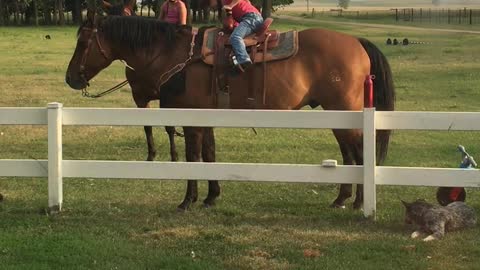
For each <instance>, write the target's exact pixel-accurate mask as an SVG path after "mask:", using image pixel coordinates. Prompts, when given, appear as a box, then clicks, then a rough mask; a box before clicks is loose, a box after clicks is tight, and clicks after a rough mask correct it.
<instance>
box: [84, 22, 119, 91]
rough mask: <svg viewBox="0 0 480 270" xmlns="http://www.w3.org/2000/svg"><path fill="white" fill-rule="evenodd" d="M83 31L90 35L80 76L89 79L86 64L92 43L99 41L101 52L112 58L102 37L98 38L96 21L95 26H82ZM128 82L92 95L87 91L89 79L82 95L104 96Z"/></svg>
mask: <svg viewBox="0 0 480 270" xmlns="http://www.w3.org/2000/svg"><path fill="white" fill-rule="evenodd" d="M82 31H90V37H89V38H88V40H87V47H86V48H85V50H84V51H83V55H82V61H81V62H80V71H79V73H80V77H81V78H82V79H83V80H85V81H87V79H86V76H85V64H86V63H87V57H88V53H89V52H90V48H91V45H92V44H93V42H94V40H95V42H96V43H97V46H98V49H99V50H100V53H101V54H102V56H103V57H104V58H105V59H106V60H109V59H110V58H109V57H108V56H107V53H106V51H105V49H103V46H102V43H101V42H100V39H98V35H97V33H98V29H97V26H96V23H94V26H93V27H86V26H84V27H82ZM126 84H128V80H125V81H123V82H121V83H119V84H117V85H115V86H114V87H112V88H110V89H108V90H106V91H104V92H102V93H100V94H97V95H91V94H90V93H89V92H88V91H87V87H88V86H89V83H88V81H87V84H86V86H85V88H83V89H82V96H84V97H89V98H99V97H102V96H104V95H106V94H108V93H111V92H114V91H116V90H118V89H120V88H122V87H123V86H125V85H126Z"/></svg>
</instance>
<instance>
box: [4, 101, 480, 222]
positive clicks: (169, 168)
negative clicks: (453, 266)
mask: <svg viewBox="0 0 480 270" xmlns="http://www.w3.org/2000/svg"><path fill="white" fill-rule="evenodd" d="M219 116H221V117H219ZM0 125H48V160H28V159H22V160H5V159H2V160H0V177H2V176H4V177H5V176H7V177H8V176H24V177H48V205H49V207H50V209H51V210H52V211H60V210H61V207H62V202H63V191H62V183H63V178H64V177H89V178H129V179H199V180H222V181H227V180H229V181H267V182H269V181H271V182H273V181H274V182H298V183H338V184H342V183H343V184H347V183H352V184H362V183H363V184H364V213H365V216H370V217H375V210H376V189H375V188H376V185H409V186H464V187H480V174H479V171H478V170H463V169H451V168H416V167H387V166H375V131H376V130H382V129H391V130H396V129H403V130H407V129H408V130H411V129H417V130H480V113H468V112H458V113H449V112H399V111H397V112H379V111H378V112H376V111H375V109H374V108H366V109H364V111H363V112H362V111H252V110H222V111H220V110H194V109H188V110H174V109H149V110H145V109H98V108H63V106H62V104H60V103H50V104H48V107H47V108H0ZM67 125H89V126H104V125H105V126H143V125H151V126H168V125H170V126H214V127H257V128H260V127H263V128H308V129H312V128H315V129H316V128H329V129H330V128H336V129H350V128H358V129H363V130H364V165H363V166H351V165H350V166H347V165H338V166H335V167H324V166H322V165H307V164H259V163H255V164H250V163H187V162H175V163H173V162H146V161H100V160H95V161H94V160H63V158H62V127H63V126H67Z"/></svg>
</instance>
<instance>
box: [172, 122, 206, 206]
mask: <svg viewBox="0 0 480 270" xmlns="http://www.w3.org/2000/svg"><path fill="white" fill-rule="evenodd" d="M183 132H184V134H185V156H186V159H187V162H199V161H201V152H202V137H203V134H202V133H203V128H198V127H184V128H183ZM197 198H198V190H197V180H188V182H187V192H186V194H185V199H183V202H182V203H181V204H180V205H179V206H178V208H177V210H178V211H185V210H187V209H188V208H189V207H190V205H192V204H193V203H194V202H196V201H197Z"/></svg>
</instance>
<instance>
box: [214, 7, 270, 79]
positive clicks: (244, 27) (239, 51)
mask: <svg viewBox="0 0 480 270" xmlns="http://www.w3.org/2000/svg"><path fill="white" fill-rule="evenodd" d="M223 8H224V9H225V11H226V12H227V14H228V13H231V15H232V16H233V19H234V20H235V21H237V22H238V25H237V26H236V27H235V28H234V29H233V32H232V34H231V35H230V44H232V48H233V52H234V54H235V58H236V61H234V64H235V67H236V68H237V69H238V70H240V71H241V72H244V71H245V69H246V68H248V67H249V66H251V65H252V60H251V59H250V56H249V55H248V53H247V49H246V47H245V42H244V41H243V38H244V37H246V36H248V35H250V34H252V33H253V32H255V31H256V30H257V29H258V28H260V27H261V26H262V25H263V18H262V15H261V14H260V11H258V9H257V8H256V7H255V6H253V5H252V3H251V2H250V1H249V0H223Z"/></svg>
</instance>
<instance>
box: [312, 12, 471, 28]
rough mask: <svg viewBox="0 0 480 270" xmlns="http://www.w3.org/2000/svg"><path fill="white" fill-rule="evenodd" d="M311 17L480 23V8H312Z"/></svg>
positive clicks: (407, 21) (464, 23)
mask: <svg viewBox="0 0 480 270" xmlns="http://www.w3.org/2000/svg"><path fill="white" fill-rule="evenodd" d="M311 15H312V16H313V17H321V16H328V17H336V18H345V19H351V20H370V21H384V22H397V23H431V24H463V25H478V24H480V9H467V8H462V9H431V8H416V9H415V8H393V9H388V10H362V11H354V10H342V9H330V10H317V11H315V10H312V13H311Z"/></svg>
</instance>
